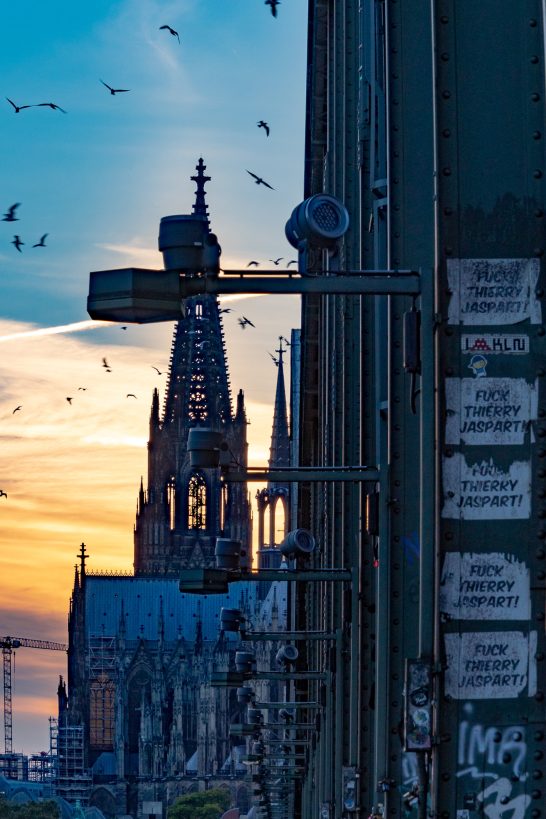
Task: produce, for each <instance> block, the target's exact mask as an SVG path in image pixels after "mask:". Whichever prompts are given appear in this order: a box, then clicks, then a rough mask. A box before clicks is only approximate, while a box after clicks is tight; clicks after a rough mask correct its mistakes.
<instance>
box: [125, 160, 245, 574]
mask: <svg viewBox="0 0 546 819" xmlns="http://www.w3.org/2000/svg"><path fill="white" fill-rule="evenodd" d="M205 168H206V166H205V165H204V164H203V160H202V159H200V160H199V162H198V164H197V174H196V175H195V176H192V177H191V178H192V179H193V180H194V181H195V182H196V185H197V190H196V198H195V204H194V206H193V213H194V214H198V215H200V216H204V217H205V218H206V219H207V223H208V213H207V206H206V202H205V189H204V188H205V183H206V182H207V181H208V180H209V179H210V177H208V176H205V173H204V171H205ZM159 403H160V402H159V394H158V392H157V390H156V391H154V395H153V398H152V407H151V413H150V434H149V441H148V481H147V489H146V490H145V489H144V485H143V484H141V487H140V492H139V496H138V505H137V516H136V524H135V531H134V547H135V551H134V568H135V574H137V575H144V574H146V575H149V574H156V575H157V574H162V575H163V574H178V573H179V571H180V570H181V569H182V568H189V567H192V566H210V565H213V563H214V544H215V539H216V537H217V536H218V535H220V534H223V535H225V536H228V537H235V538H238V539H240V540H241V541H242V545H243V549H246V550H248V549H249V547H250V540H251V520H250V517H251V513H250V504H249V501H248V497H247V494H246V489H245V487H244V485H242V484H241V485H231V486H229V487H228V488H227V489H226V491H225V493H223V492H222V490H221V486H220V475H219V470H212V469H207V470H195V469H192V467H191V466H190V461H189V456H188V453H187V447H186V443H187V439H188V432H189V430H190V429H191V428H192V427H196V426H200V425H202V426H206V427H210V426H212V427H214V428H216V429H218V430H220V431H221V432H222V433H223V434H224V437H225V439H226V440H227V441H228V444H229V447H230V450H231V452H232V454H233V456H234V457H235V459H236V460H237V461H238V462H239V463H240V464H241V465H245V466H246V463H247V440H246V425H247V420H246V413H245V406H244V396H243V393H242V391H241V392H240V393H239V395H238V396H237V405H236V409H235V414H234V415H232V407H231V394H230V384H229V376H228V369H227V362H226V351H225V344H224V332H223V329H222V310H221V308H220V306H219V303H218V299H217V297H216V296H212V295H203V296H195V297H193V298H189V299H186V301H185V307H184V315H183V318H182V319H181V320H180V321H178V322H177V324H176V327H175V332H174V338H173V343H172V348H171V360H170V365H169V377H168V382H167V390H166V397H165V402H164V406H163V412H160V406H159Z"/></svg>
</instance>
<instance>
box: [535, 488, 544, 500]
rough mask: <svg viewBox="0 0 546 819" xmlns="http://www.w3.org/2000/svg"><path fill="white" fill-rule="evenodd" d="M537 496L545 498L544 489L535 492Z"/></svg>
mask: <svg viewBox="0 0 546 819" xmlns="http://www.w3.org/2000/svg"><path fill="white" fill-rule="evenodd" d="M537 495H538V497H539V498H546V489H540V490H539V491H538V492H537Z"/></svg>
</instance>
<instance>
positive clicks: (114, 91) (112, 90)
mask: <svg viewBox="0 0 546 819" xmlns="http://www.w3.org/2000/svg"><path fill="white" fill-rule="evenodd" d="M101 83H102V84H103V85H105V86H106V88H107V89H108V90H109V91H110V93H111V94H112V95H114V94H122V93H123V92H125V91H130V90H131V89H130V88H112V86H111V85H108V83H106V82H104V80H101Z"/></svg>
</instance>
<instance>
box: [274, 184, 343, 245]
mask: <svg viewBox="0 0 546 819" xmlns="http://www.w3.org/2000/svg"><path fill="white" fill-rule="evenodd" d="M348 228H349V214H348V212H347V208H346V207H345V205H344V204H343V202H340V201H339V199H336V197H335V196H330V194H328V193H317V194H315V195H314V196H310V197H309V198H308V199H305V200H304V201H303V202H301V203H300V204H299V205H298V206H297V207H295V208H294V210H293V211H292V215H291V217H290V219H289V220H288V222H287V223H286V227H285V234H286V238H287V239H288V241H289V242H290V244H291V245H292V247H295V248H297V249H298V250H300V249H301V247H302V244H303V243H304V242H308V243H309V244H310V245H314V246H315V247H318V248H331V247H334V246H335V245H336V244H337V242H338V241H339V240H340V239H341V237H342V236H343V235H344V234H345V233H346V232H347V230H348Z"/></svg>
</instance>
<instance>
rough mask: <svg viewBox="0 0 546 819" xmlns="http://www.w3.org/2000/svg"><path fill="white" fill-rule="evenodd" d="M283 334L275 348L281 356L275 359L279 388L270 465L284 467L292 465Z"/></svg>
mask: <svg viewBox="0 0 546 819" xmlns="http://www.w3.org/2000/svg"><path fill="white" fill-rule="evenodd" d="M283 341H285V339H284V338H283V336H279V346H278V348H277V349H276V350H275V352H276V353H278V355H279V357H278V358H277V359H275V364H276V365H277V389H276V391H275V410H274V414H273V430H272V432H271V448H270V454H269V467H270V468H273V467H283V466H289V465H290V435H289V433H288V411H287V405H286V390H285V386H284V365H283V355H284V354H285V352H286V349H285V348H284V347H283Z"/></svg>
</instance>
